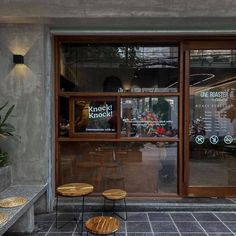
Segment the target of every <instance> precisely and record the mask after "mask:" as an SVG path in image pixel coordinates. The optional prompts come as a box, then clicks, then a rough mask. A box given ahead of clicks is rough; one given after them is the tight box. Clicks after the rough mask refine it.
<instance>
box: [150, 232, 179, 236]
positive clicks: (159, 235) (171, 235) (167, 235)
mask: <svg viewBox="0 0 236 236" xmlns="http://www.w3.org/2000/svg"><path fill="white" fill-rule="evenodd" d="M179 235H180V234H179V233H156V232H155V233H154V236H179Z"/></svg>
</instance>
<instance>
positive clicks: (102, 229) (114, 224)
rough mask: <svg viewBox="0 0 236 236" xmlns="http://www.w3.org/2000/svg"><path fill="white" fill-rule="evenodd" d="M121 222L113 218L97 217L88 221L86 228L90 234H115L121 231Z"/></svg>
mask: <svg viewBox="0 0 236 236" xmlns="http://www.w3.org/2000/svg"><path fill="white" fill-rule="evenodd" d="M119 227H120V221H119V220H117V219H116V218H114V217H111V216H95V217H92V218H90V219H88V220H87V221H86V223H85V228H86V229H87V235H88V233H91V234H95V235H109V234H114V235H115V233H116V232H117V231H118V230H119Z"/></svg>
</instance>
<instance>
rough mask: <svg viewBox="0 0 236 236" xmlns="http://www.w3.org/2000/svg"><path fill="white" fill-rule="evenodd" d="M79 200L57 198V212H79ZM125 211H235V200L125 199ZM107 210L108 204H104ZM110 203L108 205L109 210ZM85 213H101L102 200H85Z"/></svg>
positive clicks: (118, 205) (120, 204) (118, 207)
mask: <svg viewBox="0 0 236 236" xmlns="http://www.w3.org/2000/svg"><path fill="white" fill-rule="evenodd" d="M81 200H82V199H81V198H66V197H61V198H59V203H58V204H59V211H62V212H70V211H74V210H75V207H76V209H77V210H79V211H80V210H81V202H82V201H81ZM126 202H127V210H128V211H130V212H131V211H132V212H136V211H137V212H140V211H141V212H142V211H143V212H147V211H236V199H229V198H178V199H139V200H137V199H129V198H128V199H126ZM106 205H107V208H108V207H109V202H106ZM111 207H112V202H111V203H110V208H111ZM116 210H117V211H123V210H124V207H123V201H117V202H116ZM85 211H89V212H101V211H103V198H100V197H99V198H98V197H96V198H95V197H88V198H85Z"/></svg>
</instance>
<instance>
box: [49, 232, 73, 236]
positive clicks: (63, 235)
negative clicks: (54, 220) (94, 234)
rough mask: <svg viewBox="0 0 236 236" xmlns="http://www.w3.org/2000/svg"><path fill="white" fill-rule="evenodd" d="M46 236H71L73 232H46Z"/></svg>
mask: <svg viewBox="0 0 236 236" xmlns="http://www.w3.org/2000/svg"><path fill="white" fill-rule="evenodd" d="M47 235H48V236H57V235H58V236H72V235H73V234H72V233H65V232H63V233H60V232H57V233H48V234H47Z"/></svg>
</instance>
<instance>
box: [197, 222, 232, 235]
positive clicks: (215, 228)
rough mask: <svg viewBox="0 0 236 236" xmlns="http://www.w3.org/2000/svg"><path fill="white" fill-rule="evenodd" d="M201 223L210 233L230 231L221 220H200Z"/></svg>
mask: <svg viewBox="0 0 236 236" xmlns="http://www.w3.org/2000/svg"><path fill="white" fill-rule="evenodd" d="M200 224H201V226H202V227H203V228H204V229H205V230H206V232H208V233H222V232H230V231H229V229H227V227H226V226H225V225H224V224H223V223H221V222H200Z"/></svg>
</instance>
